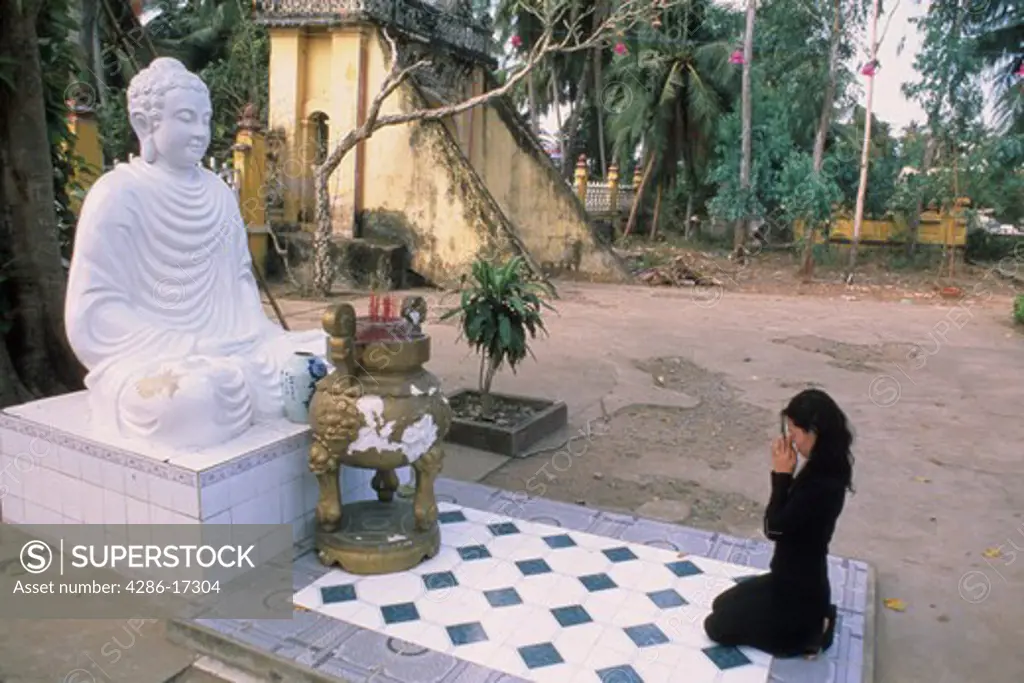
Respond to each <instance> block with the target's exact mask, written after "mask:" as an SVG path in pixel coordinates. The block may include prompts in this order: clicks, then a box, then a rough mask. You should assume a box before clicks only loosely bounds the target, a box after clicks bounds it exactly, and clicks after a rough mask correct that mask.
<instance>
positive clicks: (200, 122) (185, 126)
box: [128, 57, 213, 171]
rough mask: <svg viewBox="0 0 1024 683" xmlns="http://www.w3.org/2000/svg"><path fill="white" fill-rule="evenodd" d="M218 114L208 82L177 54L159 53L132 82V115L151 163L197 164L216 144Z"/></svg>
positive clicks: (183, 168) (178, 166)
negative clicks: (214, 122) (212, 140)
mask: <svg viewBox="0 0 1024 683" xmlns="http://www.w3.org/2000/svg"><path fill="white" fill-rule="evenodd" d="M212 115H213V110H212V108H211V106H210V91H209V90H208V89H207V87H206V84H205V83H203V81H202V80H201V79H200V78H199V77H198V76H196V75H195V74H194V73H192V72H191V71H189V70H188V69H186V68H185V66H184V65H183V64H182V63H181V62H179V61H178V60H177V59H173V58H170V57H159V58H157V59H154V60H153V61H152V62H151V63H150V65H149V66H148V67H146V68H145V69H143V70H142V71H140V72H139V73H138V74H137V75H136V76H135V78H133V79H132V81H131V84H130V85H129V87H128V116H129V120H130V121H131V124H132V129H133V130H134V131H135V135H136V136H137V137H138V138H139V147H140V151H141V152H142V159H143V161H145V162H146V163H148V164H156V165H159V166H163V167H164V168H166V169H168V170H172V171H186V170H189V169H193V168H195V167H196V164H198V163H199V162H200V161H202V159H203V156H204V155H205V154H206V150H207V148H208V147H209V146H210V118H211V116H212Z"/></svg>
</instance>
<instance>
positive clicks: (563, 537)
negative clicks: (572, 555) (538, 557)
mask: <svg viewBox="0 0 1024 683" xmlns="http://www.w3.org/2000/svg"><path fill="white" fill-rule="evenodd" d="M544 542H545V543H547V544H548V547H549V548H552V549H554V550H561V549H562V548H572V547H574V546H575V545H576V541H574V540H572V536H570V535H569V534H559V535H557V536H545V537H544Z"/></svg>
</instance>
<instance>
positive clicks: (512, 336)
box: [441, 256, 554, 413]
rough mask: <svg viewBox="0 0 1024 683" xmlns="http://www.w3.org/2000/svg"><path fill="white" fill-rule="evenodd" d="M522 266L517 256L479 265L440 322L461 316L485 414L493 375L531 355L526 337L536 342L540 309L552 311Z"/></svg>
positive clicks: (540, 327)
mask: <svg viewBox="0 0 1024 683" xmlns="http://www.w3.org/2000/svg"><path fill="white" fill-rule="evenodd" d="M524 265H525V262H524V261H523V258H522V257H521V256H516V257H514V258H513V259H511V260H510V261H509V262H508V263H505V264H504V265H498V266H495V265H494V264H493V263H491V262H490V261H486V260H479V261H477V262H476V263H474V264H473V270H472V278H471V279H469V280H467V281H466V283H465V284H464V285H463V288H462V298H461V300H460V302H459V305H458V306H457V307H455V308H453V309H451V310H449V311H447V312H445V313H444V314H443V315H442V316H441V320H447V319H448V318H451V317H453V316H459V317H461V322H462V333H461V337H464V338H465V339H466V342H467V343H468V344H469V345H470V346H471V347H473V350H474V351H475V352H476V353H478V354H479V355H480V378H479V389H480V395H481V403H482V405H483V409H484V412H485V413H488V412H490V410H491V407H492V404H493V401H492V399H491V395H490V394H491V382H492V381H493V380H494V375H495V374H497V372H498V370H500V369H501V368H502V367H504V366H505V365H508V367H509V368H510V369H511V370H512V372H513V373H515V371H516V367H517V366H518V365H519V364H520V363H521V362H522V361H523V360H524V359H525V358H526V355H527V354H529V355H531V356H532V355H533V351H531V350H530V346H529V339H534V338H536V336H537V332H544V333H545V334H546V333H547V330H546V329H545V327H544V322H543V320H541V308H542V307H543V308H548V309H550V310H554V309H553V308H551V306H550V305H548V303H547V302H546V301H544V299H543V298H542V297H543V295H544V293H545V290H544V288H543V287H542V286H541V285H540V284H538V283H535V282H530V281H529V279H528V274H527V273H524V272H523V266H524ZM527 335H529V337H527Z"/></svg>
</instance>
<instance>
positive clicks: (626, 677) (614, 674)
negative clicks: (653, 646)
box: [597, 664, 644, 683]
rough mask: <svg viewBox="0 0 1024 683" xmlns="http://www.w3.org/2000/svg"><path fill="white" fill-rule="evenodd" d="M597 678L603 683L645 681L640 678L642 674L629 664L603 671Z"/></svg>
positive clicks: (638, 682) (635, 682)
mask: <svg viewBox="0 0 1024 683" xmlns="http://www.w3.org/2000/svg"><path fill="white" fill-rule="evenodd" d="M597 677H598V678H600V679H601V683H644V679H642V678H640V674H638V673H637V672H636V669H634V668H633V667H631V666H630V665H629V664H623V665H622V666H613V667H611V668H608V669H601V670H599V671H598V672H597Z"/></svg>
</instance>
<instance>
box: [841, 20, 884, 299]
mask: <svg viewBox="0 0 1024 683" xmlns="http://www.w3.org/2000/svg"><path fill="white" fill-rule="evenodd" d="M877 33H878V0H873V2H872V3H871V43H870V46H871V48H870V49H871V54H870V56H869V57H868V60H869V61H868V64H869V65H871V67H872V68H871V69H869V71H870V73H868V74H866V75H867V77H868V88H867V90H868V92H867V100H866V102H865V103H864V148H863V150H862V151H861V155H860V184H859V185H858V186H857V209H856V212H855V213H854V215H853V239H852V240H851V241H850V265H849V272H848V273H847V275H846V279H847V281H848V282H851V281H852V280H853V269H854V268H856V267H857V246H858V245H859V244H860V229H861V224H862V223H863V222H864V196H865V195H866V194H867V189H868V163H869V158H870V152H871V102H872V96H873V95H874V92H875V74H874V68H875V64H876V63H877V57H878V41H877V39H876V35H877Z"/></svg>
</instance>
